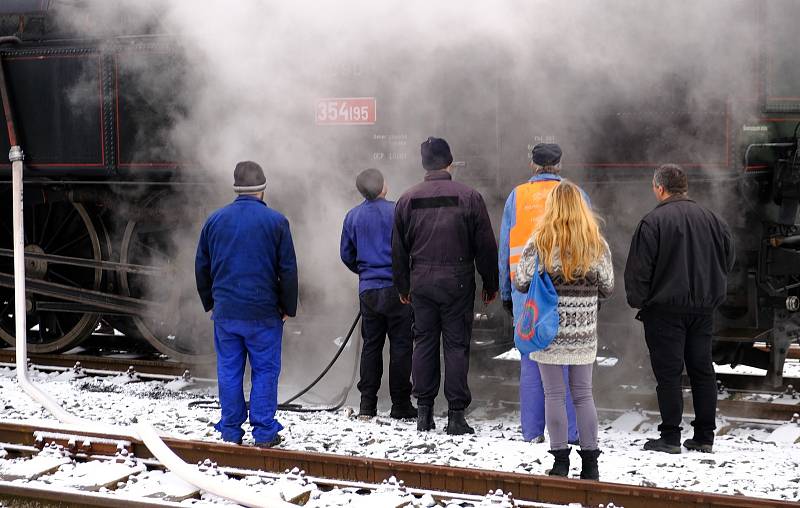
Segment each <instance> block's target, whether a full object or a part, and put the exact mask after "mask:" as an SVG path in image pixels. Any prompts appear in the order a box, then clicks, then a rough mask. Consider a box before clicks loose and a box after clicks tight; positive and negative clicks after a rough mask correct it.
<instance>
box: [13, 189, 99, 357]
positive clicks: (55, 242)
mask: <svg viewBox="0 0 800 508" xmlns="http://www.w3.org/2000/svg"><path fill="white" fill-rule="evenodd" d="M0 198H2V201H3V203H2V205H0V209H2V210H3V221H2V222H0V246H2V247H3V248H6V249H11V248H12V246H13V237H12V224H11V210H10V206H9V205H7V203H9V197H8V195H7V194H4V195H3V196H0ZM24 221H25V251H26V252H32V253H38V254H53V255H59V256H69V257H76V258H82V259H91V260H96V261H100V260H101V259H102V252H103V250H102V246H103V241H104V240H105V242H107V238H101V237H100V235H101V234H104V233H99V232H98V229H97V228H96V227H95V225H94V223H93V222H92V220H91V217H90V216H89V214H88V212H87V211H86V209H85V208H84V207H83V205H81V204H79V203H71V202H68V201H60V202H54V203H43V204H39V205H33V206H29V207H26V208H25V209H24ZM101 231H102V230H101ZM0 272H2V273H7V274H13V272H14V269H13V258H11V257H7V256H2V257H0ZM25 273H26V276H27V277H29V278H34V279H40V280H43V281H47V282H54V283H58V284H63V285H68V286H72V287H79V288H83V289H92V290H98V289H100V287H101V283H102V278H103V273H102V270H100V269H99V268H84V267H75V266H69V265H63V264H54V263H50V262H48V261H42V260H34V259H26V261H25ZM49 302H53V303H65V302H68V301H67V300H62V299H58V298H53V297H48V296H41V295H37V294H33V293H27V295H26V308H27V309H28V312H27V318H26V323H27V327H28V336H27V340H28V350H29V351H30V352H32V353H54V352H59V351H64V350H67V349H69V348H71V347H73V346H75V345H77V344H79V343H80V342H81V341H83V340H84V339H85V338H86V337H88V336H89V335H91V333H92V332H93V331H94V329H95V328H96V326H97V322H98V318H99V315H98V314H93V313H81V312H54V311H47V310H39V306H40V305H42V304H46V303H49ZM0 310H1V311H2V313H0V339H2V340H3V341H5V342H6V343H8V344H10V345H14V343H15V341H16V338H15V330H16V328H15V321H16V320H15V319H14V313H15V310H14V289H13V288H6V287H0Z"/></svg>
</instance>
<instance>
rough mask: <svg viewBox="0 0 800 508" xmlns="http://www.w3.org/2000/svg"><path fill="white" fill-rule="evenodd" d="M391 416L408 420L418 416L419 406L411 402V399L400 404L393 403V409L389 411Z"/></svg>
mask: <svg viewBox="0 0 800 508" xmlns="http://www.w3.org/2000/svg"><path fill="white" fill-rule="evenodd" d="M389 416H390V417H391V418H394V419H396V420H408V419H411V418H416V417H417V416H419V414H418V413H417V408H415V407H414V405H413V404H411V401H408V402H402V403H400V404H392V410H391V411H390V412H389Z"/></svg>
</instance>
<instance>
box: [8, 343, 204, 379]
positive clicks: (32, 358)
mask: <svg viewBox="0 0 800 508" xmlns="http://www.w3.org/2000/svg"><path fill="white" fill-rule="evenodd" d="M14 355H15V351H14V350H13V349H10V348H4V349H0V363H5V364H14V362H15V356H14ZM28 360H29V363H30V364H32V365H35V366H37V367H41V368H43V369H47V368H50V367H57V368H72V367H74V366H75V364H76V363H80V365H81V367H82V368H83V369H85V370H87V371H90V372H91V371H97V372H98V373H104V372H106V373H115V372H126V371H127V370H128V369H129V368H130V367H133V368H134V370H135V371H136V372H137V373H139V374H148V375H154V376H170V377H176V376H182V375H184V373H185V372H186V371H187V370H188V371H189V372H190V373H193V374H194V373H195V372H199V373H207V372H208V371H209V368H211V369H212V370H213V367H209V366H208V365H207V364H202V365H191V364H188V363H182V362H174V361H171V360H156V359H142V358H124V357H118V356H108V355H106V356H101V355H89V354H36V353H28Z"/></svg>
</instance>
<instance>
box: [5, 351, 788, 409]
mask: <svg viewBox="0 0 800 508" xmlns="http://www.w3.org/2000/svg"><path fill="white" fill-rule="evenodd" d="M28 356H29V362H30V364H31V365H33V366H35V367H36V368H37V369H40V370H44V371H47V370H61V371H63V370H67V369H73V368H75V366H76V364H80V368H81V369H82V370H83V371H84V372H85V373H86V374H91V375H100V376H103V375H106V376H108V375H116V374H119V373H126V372H127V373H129V374H131V375H134V374H135V375H136V376H138V377H139V378H141V379H142V380H164V379H174V378H176V377H184V378H186V379H188V378H190V377H192V378H193V379H195V380H204V379H203V376H209V377H212V378H213V371H212V372H210V371H209V369H210V368H211V367H210V366H209V365H199V366H198V365H190V364H187V363H182V362H174V361H170V360H158V359H147V358H126V357H119V356H101V355H90V354H29V355H28ZM14 360H15V358H14V350H13V349H8V348H6V349H0V365H2V364H6V366H9V367H13V363H14ZM719 379H720V382H721V387H724V388H725V389H726V390H728V391H729V393H730V394H731V396H732V398H731V399H722V400H719V401H718V411H719V414H720V415H722V416H727V417H735V418H752V419H764V420H777V421H788V420H790V419H791V418H792V417H793V416H794V415H795V414H796V413H800V394H799V395H796V397H798V399H797V400H798V402H794V400H793V399H790V400H788V402H776V401H769V400H765V399H769V398H773V399H777V400H781V399H780V396H781V394H783V393H790V392H791V390H793V389H794V387H798V388H800V379H792V378H785V379H784V387H782V388H777V389H775V391H763V390H758V389H750V390H747V389H741V388H739V387H742V386H744V387H752V386H753V385H754V384H755V383H756V382H757V381H758V380H761V378H758V377H756V376H733V375H720V376H719ZM204 381H207V382H213V379H205V380H204ZM762 381H763V380H762ZM471 383H472V385H473V386H474V387H475V392H476V395H478V398H481V397H480V396H479V394H480V392H481V390H482V388H481V387H482V386H491V387H492V390H491V391H492V395H493V396H494V395H497V396H498V397H495V398H494V399H492V398H487V400H496V399H497V398H499V399H500V400H503V401H508V402H512V403H513V402H515V401H518V400H519V392H518V390H519V386H518V385H516V384H515V383H509V382H504V383H502V382H501V383H499V384H498V380H493V379H490V378H481V377H479V378H477V379H475V380H473V381H471ZM762 384H763V383H762ZM686 386H687V387H688V382H687V385H686ZM595 392H596V395H595V396H596V399H597V404H598V407H604V408H609V409H614V410H616V409H642V410H649V411H655V410H658V404H657V400H656V398H655V394H654V393H652V392H650V391H629V390H621V389H614V390H605V389H598V390H595ZM759 394H760V395H761V396H762V397H761V399H762V400H742V399H744V398H747V396H748V395H750V396H751V397H750V398H756V397H754V396H755V395H759ZM784 398H785V397H784ZM686 407H691V396H690V395H689V396H688V397H687V399H686Z"/></svg>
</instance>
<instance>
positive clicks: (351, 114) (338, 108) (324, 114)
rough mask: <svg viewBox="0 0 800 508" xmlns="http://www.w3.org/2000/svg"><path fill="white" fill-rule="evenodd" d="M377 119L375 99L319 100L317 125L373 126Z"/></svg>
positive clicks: (315, 116)
mask: <svg viewBox="0 0 800 508" xmlns="http://www.w3.org/2000/svg"><path fill="white" fill-rule="evenodd" d="M376 118H377V106H376V103H375V97H349V98H339V99H318V100H317V107H316V111H315V114H314V119H315V121H316V123H317V125H372V124H374V123H375V119H376Z"/></svg>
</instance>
